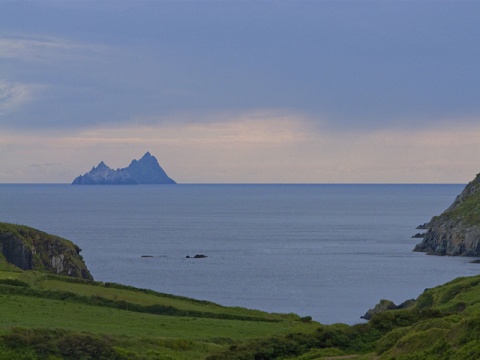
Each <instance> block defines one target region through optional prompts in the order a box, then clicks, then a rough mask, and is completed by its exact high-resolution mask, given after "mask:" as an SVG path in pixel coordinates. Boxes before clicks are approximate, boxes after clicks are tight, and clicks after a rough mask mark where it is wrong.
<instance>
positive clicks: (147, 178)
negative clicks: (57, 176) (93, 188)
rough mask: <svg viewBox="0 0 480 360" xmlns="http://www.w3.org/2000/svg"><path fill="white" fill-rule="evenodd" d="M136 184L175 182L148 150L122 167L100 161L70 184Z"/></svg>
mask: <svg viewBox="0 0 480 360" xmlns="http://www.w3.org/2000/svg"><path fill="white" fill-rule="evenodd" d="M136 184H176V182H175V181H174V180H172V179H171V178H169V177H168V175H167V173H166V172H165V171H164V170H163V169H162V167H161V166H160V165H159V163H158V161H157V159H156V158H155V156H152V155H151V154H150V153H149V152H146V153H145V155H143V157H142V158H141V159H140V160H132V162H131V163H130V165H129V166H128V167H126V168H123V169H117V170H113V169H111V168H110V167H108V166H107V165H106V164H105V163H104V162H103V161H101V162H100V163H99V164H98V166H97V167H93V168H92V170H90V171H89V172H88V173H86V174H84V175H80V176H78V177H77V178H76V179H75V180H73V182H72V185H136Z"/></svg>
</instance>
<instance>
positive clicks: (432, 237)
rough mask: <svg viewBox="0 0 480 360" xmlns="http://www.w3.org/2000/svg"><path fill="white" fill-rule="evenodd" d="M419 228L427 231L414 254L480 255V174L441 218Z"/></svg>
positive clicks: (421, 235) (438, 217)
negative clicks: (416, 252) (417, 252)
mask: <svg viewBox="0 0 480 360" xmlns="http://www.w3.org/2000/svg"><path fill="white" fill-rule="evenodd" d="M418 229H425V230H427V232H426V233H424V234H417V235H414V236H416V237H423V241H422V242H421V243H420V244H418V245H417V246H416V247H415V249H414V251H420V252H426V253H427V254H429V255H453V256H455V255H463V256H480V174H478V175H477V176H476V177H475V179H473V180H472V181H471V182H470V183H468V185H467V186H466V187H465V189H464V190H463V191H462V193H461V194H460V195H458V196H457V198H456V199H455V201H454V202H453V203H452V205H450V206H449V207H448V208H447V209H446V210H445V211H444V212H443V213H442V214H441V215H439V216H434V217H433V218H432V220H430V221H429V222H428V223H426V224H423V225H420V226H419V227H418Z"/></svg>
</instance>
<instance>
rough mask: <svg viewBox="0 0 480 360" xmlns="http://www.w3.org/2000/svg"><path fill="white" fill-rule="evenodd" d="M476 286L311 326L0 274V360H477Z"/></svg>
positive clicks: (43, 277) (89, 284) (128, 290)
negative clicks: (363, 318) (354, 319)
mask: <svg viewBox="0 0 480 360" xmlns="http://www.w3.org/2000/svg"><path fill="white" fill-rule="evenodd" d="M479 324H480V276H476V277H466V278H459V279H456V280H453V281H451V282H449V283H447V284H445V285H442V286H439V287H436V288H433V289H428V290H426V291H425V292H424V293H423V294H421V295H420V296H419V298H418V299H417V301H416V302H415V304H414V305H413V306H412V307H411V308H408V309H402V310H391V311H385V312H383V313H380V314H376V315H374V316H373V317H372V319H371V320H370V321H369V322H368V323H363V324H357V325H354V326H347V325H343V324H336V325H329V326H326V325H321V324H319V323H316V322H314V321H311V319H309V318H308V317H306V318H300V317H299V316H297V315H294V314H270V313H266V312H262V311H257V310H248V309H244V308H239V307H224V306H220V305H218V304H214V303H211V302H208V301H199V300H194V299H189V298H185V297H181V296H174V295H169V294H161V293H158V292H154V291H151V290H146V289H136V288H134V287H130V286H123V285H119V284H110V283H102V282H93V281H90V280H83V279H75V278H67V277H61V276H55V275H48V274H45V273H41V272H34V271H23V272H22V271H16V272H11V271H6V270H4V271H0V360H6V359H8V360H12V359H13V360H15V359H31V360H35V359H48V360H58V359H81V360H86V359H118V360H123V359H133V360H150V359H152V360H153V359H155V360H160V359H162V360H174V359H182V360H186V359H208V360H227V359H228V360H235V359H238V360H240V359H243V360H246V359H253V360H255V359H264V360H268V359H297V360H316V359H335V358H336V359H344V358H352V359H353V358H355V359H358V360H365V359H372V360H373V359H400V360H413V359H445V360H446V359H470V358H480V341H479V340H478V339H480V325H479Z"/></svg>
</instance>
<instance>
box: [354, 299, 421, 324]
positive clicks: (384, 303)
mask: <svg viewBox="0 0 480 360" xmlns="http://www.w3.org/2000/svg"><path fill="white" fill-rule="evenodd" d="M414 305H415V300H414V299H410V300H407V301H404V302H403V303H401V304H400V305H395V303H394V302H393V301H390V300H385V299H382V300H380V302H379V303H378V304H377V305H375V307H374V308H373V309H368V311H367V312H366V313H365V315H363V316H360V318H361V319H365V320H370V319H371V318H372V317H373V315H376V314H380V313H382V312H385V311H388V310H400V309H407V308H410V307H412V306H414Z"/></svg>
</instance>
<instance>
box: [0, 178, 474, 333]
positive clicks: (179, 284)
mask: <svg viewBox="0 0 480 360" xmlns="http://www.w3.org/2000/svg"><path fill="white" fill-rule="evenodd" d="M463 187H464V185H176V186H155V185H153V186H152V185H150V186H70V185H7V184H3V185H0V221H6V222H12V223H18V224H25V225H29V226H32V227H35V228H38V229H41V230H44V231H47V232H49V233H53V234H56V235H60V236H62V237H65V238H67V239H70V240H72V241H74V242H75V243H77V244H78V245H79V246H80V247H81V248H82V249H83V251H82V255H83V256H84V259H85V261H86V263H87V266H88V267H89V269H90V271H91V272H92V274H93V276H94V277H95V279H96V280H100V281H111V282H118V283H122V284H128V285H133V286H137V287H142V288H150V289H154V290H157V291H160V292H165V293H171V294H176V295H184V296H188V297H193V298H197V299H205V300H210V301H214V302H217V303H220V304H222V305H229V306H243V307H248V308H253V309H261V310H265V311H269V312H282V313H290V312H293V313H296V314H299V315H302V316H306V315H310V316H312V317H313V318H314V319H315V320H317V321H320V322H322V323H325V324H329V323H334V322H344V323H348V324H353V323H357V322H361V321H362V320H361V319H360V318H359V316H361V315H363V314H364V313H365V311H366V310H367V309H368V308H370V307H373V306H374V305H375V304H376V303H377V302H378V301H379V300H380V299H382V298H386V299H390V300H393V301H394V302H396V303H400V302H402V301H404V300H406V299H410V298H415V297H417V296H418V295H419V294H420V293H421V292H422V291H423V290H424V289H425V288H427V287H433V286H436V285H439V284H441V283H444V282H446V281H449V280H452V279H454V278H455V277H458V276H465V275H475V274H478V273H480V266H479V265H477V264H471V263H469V261H471V259H469V258H463V257H436V256H427V255H425V254H423V253H413V252H412V249H413V247H414V246H415V244H416V243H417V242H418V241H419V240H418V239H412V238H411V236H412V235H413V234H415V233H416V232H417V230H416V229H415V227H416V226H417V225H418V224H421V223H423V222H426V221H428V220H430V218H431V217H432V216H433V215H436V214H439V213H440V212H442V211H443V210H444V209H445V208H446V207H447V206H448V205H450V203H451V202H452V201H453V200H454V198H455V196H456V195H457V194H458V193H460V192H461V190H462V189H463ZM200 253H201V254H205V255H207V256H208V257H207V258H205V259H186V258H185V257H186V256H187V255H190V256H193V255H195V254H200ZM142 255H150V256H153V257H149V258H146V257H142Z"/></svg>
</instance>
